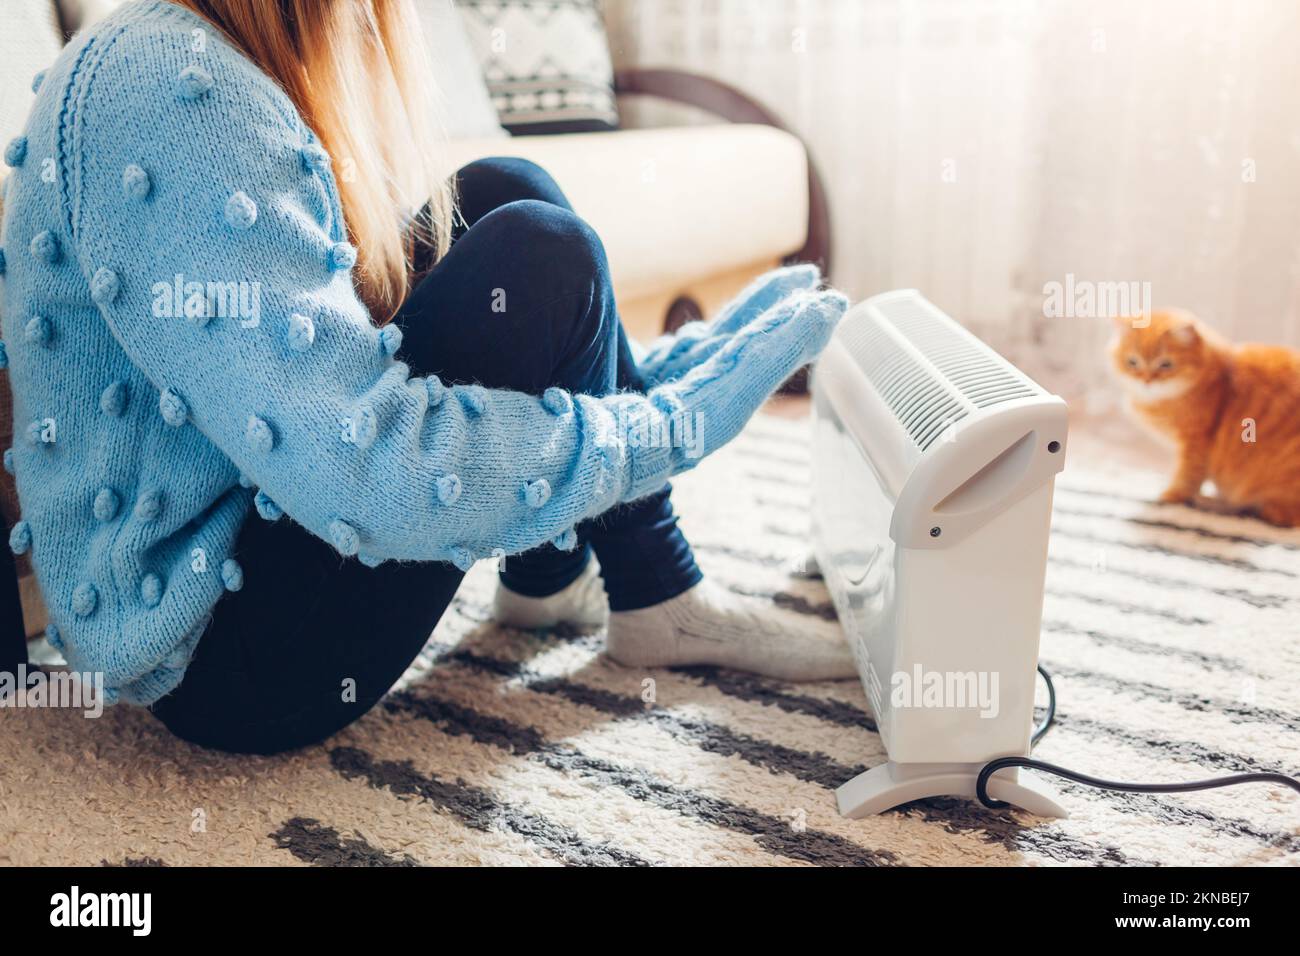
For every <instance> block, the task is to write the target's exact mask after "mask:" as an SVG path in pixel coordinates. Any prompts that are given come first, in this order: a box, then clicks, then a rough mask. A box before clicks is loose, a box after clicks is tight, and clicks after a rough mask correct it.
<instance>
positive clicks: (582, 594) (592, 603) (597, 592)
mask: <svg viewBox="0 0 1300 956" xmlns="http://www.w3.org/2000/svg"><path fill="white" fill-rule="evenodd" d="M493 603H494V607H493V616H494V617H495V618H496V619H497V621H499V622H500V623H502V624H505V625H506V626H508V627H517V628H520V629H523V630H533V629H535V628H545V627H555V626H556V625H557V624H572V625H573V626H575V627H581V628H598V627H603V626H604V624H605V622H606V621H607V620H608V619H609V602H608V601H607V600H606V599H605V589H604V587H602V585H601V582H600V570H599V568H598V567H597V566H596V562H595V560H590V561H588V562H587V566H586V567H585V568H583V569H582V573H581V574H580V575H578V576H577V577H576V578H575V579H574V580H573V582H572V583H571V584H569V585H568V587H566V588H564V589H562V590H560V591H556V592H555V593H554V594H550V595H547V596H546V597H540V598H539V597H528V596H527V595H524V594H519V593H517V592H515V591H512V590H510V589H509V588H508V587H506V586H505V585H504V584H502V583H501V582H500V581H498V582H497V594H496V600H495V601H494V602H493Z"/></svg>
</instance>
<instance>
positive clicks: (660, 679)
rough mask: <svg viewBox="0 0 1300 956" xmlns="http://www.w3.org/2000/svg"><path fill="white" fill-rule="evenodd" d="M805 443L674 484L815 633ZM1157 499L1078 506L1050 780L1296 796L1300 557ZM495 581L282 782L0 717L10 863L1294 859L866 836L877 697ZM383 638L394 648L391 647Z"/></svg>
mask: <svg viewBox="0 0 1300 956" xmlns="http://www.w3.org/2000/svg"><path fill="white" fill-rule="evenodd" d="M806 431H807V427H806V423H802V422H798V421H794V422H791V421H785V420H781V419H776V418H769V417H763V418H760V419H758V420H756V421H755V423H754V424H753V425H752V426H751V427H750V429H749V430H748V431H747V432H746V433H745V435H744V436H742V437H741V438H740V439H739V440H738V441H736V442H735V443H734V444H733V445H732V446H731V447H729V448H728V449H726V450H725V451H724V452H722V453H721V454H719V455H718V456H716V458H715V459H711V460H710V461H709V462H707V463H705V465H704V466H702V467H701V468H700V469H699V470H698V471H696V472H694V473H692V474H690V475H687V476H685V477H684V478H683V479H682V480H680V481H679V482H678V483H677V488H678V491H677V495H676V497H677V500H678V502H679V508H680V511H681V513H682V515H683V524H684V526H685V528H686V530H687V532H688V534H689V536H690V538H691V540H692V541H693V542H694V543H695V545H696V548H697V550H698V552H699V555H700V559H701V563H702V564H703V566H704V567H705V570H706V572H707V573H708V574H710V575H711V576H713V577H714V578H716V579H717V580H719V581H721V582H724V583H725V584H726V585H728V586H730V587H732V588H734V589H736V590H737V591H743V592H746V593H750V594H756V595H761V596H764V597H766V598H768V599H770V600H771V601H772V602H773V604H774V605H779V606H781V607H783V608H785V609H787V610H788V611H793V612H796V613H801V614H815V615H823V616H828V615H830V614H831V613H832V611H831V608H830V605H829V602H828V598H827V595H826V592H825V590H824V588H823V586H822V585H821V584H820V582H816V581H806V580H800V579H798V578H795V577H791V576H789V575H788V574H787V568H788V566H789V565H790V562H791V561H794V560H797V559H798V557H799V556H800V555H801V554H802V553H803V549H804V547H805V541H806V538H807V531H808V515H807V505H808V492H807V484H808V477H809V470H808V460H807V458H808V449H807V435H806ZM1158 488H1159V476H1156V475H1147V474H1134V473H1109V472H1107V471H1106V470H1105V469H1104V468H1102V467H1096V466H1094V465H1092V464H1091V463H1089V462H1086V461H1072V462H1071V463H1070V465H1069V467H1068V468H1067V471H1066V473H1065V475H1064V476H1063V477H1062V479H1061V480H1060V482H1059V485H1058V494H1057V509H1056V518H1055V525H1054V528H1055V530H1054V534H1053V540H1052V548H1051V568H1050V571H1049V575H1048V584H1047V599H1046V611H1045V620H1044V634H1043V652H1042V653H1043V660H1044V662H1045V663H1046V664H1047V666H1048V667H1049V668H1050V669H1051V670H1052V671H1053V673H1054V674H1055V675H1056V680H1057V689H1058V694H1059V700H1060V717H1059V725H1058V726H1057V727H1056V728H1055V729H1054V730H1053V731H1052V733H1051V734H1050V735H1049V736H1048V737H1047V739H1046V740H1045V741H1044V742H1043V744H1042V745H1041V746H1040V747H1039V749H1038V754H1039V756H1041V757H1042V758H1044V759H1046V760H1050V761H1054V762H1059V763H1063V764H1066V765H1068V766H1071V767H1075V768H1078V769H1080V770H1083V771H1085V772H1091V773H1095V774H1099V775H1104V776H1110V777H1118V778H1128V779H1134V780H1148V781H1160V780H1177V779H1183V778H1196V777H1203V776H1209V775H1215V774H1220V773H1227V772H1231V771H1239V770H1247V769H1251V768H1262V767H1270V768H1279V769H1282V770H1285V771H1287V772H1289V773H1293V774H1294V773H1297V772H1300V635H1298V634H1297V630H1298V628H1297V624H1298V623H1300V617H1298V612H1300V535H1298V534H1296V533H1286V532H1282V531H1278V530H1274V529H1271V528H1268V527H1265V526H1263V525H1261V524H1258V523H1255V522H1251V521H1247V520H1242V519H1233V518H1224V517H1218V516H1214V515H1209V514H1201V513H1198V512H1194V511H1191V510H1188V509H1184V508H1178V507H1169V506H1155V505H1151V504H1148V503H1147V502H1148V501H1149V499H1150V497H1151V495H1152V493H1153V492H1155V491H1156V490H1158ZM492 587H493V576H492V573H491V569H490V568H488V567H486V566H480V567H478V568H476V569H475V571H474V573H473V574H472V575H471V576H470V578H469V579H468V580H467V582H466V585H465V587H464V588H463V589H462V592H461V593H460V595H459V596H458V598H457V600H456V603H455V606H454V608H453V609H452V611H451V613H449V614H448V615H447V617H446V619H445V620H444V621H443V622H442V623H441V624H440V625H439V627H438V629H437V631H436V632H435V634H434V635H433V638H432V640H431V642H430V643H429V645H428V647H427V649H426V651H425V653H424V655H423V656H422V658H421V659H420V660H419V661H417V662H416V663H415V664H414V665H413V667H412V668H411V670H410V672H409V673H408V674H407V675H406V677H405V678H404V680H403V682H402V684H401V685H400V686H399V688H398V689H397V690H395V691H394V693H393V694H392V695H391V696H390V697H389V698H388V699H387V700H386V701H385V702H384V703H383V704H381V705H380V706H379V707H378V708H376V710H375V711H374V712H372V713H371V714H370V715H368V716H367V717H366V718H365V719H363V720H362V721H360V722H359V723H358V724H356V725H355V726H354V727H352V728H350V729H349V730H347V731H345V732H344V733H343V734H341V735H339V736H338V737H337V738H335V739H334V740H331V741H329V742H328V743H326V744H324V745H322V746H318V747H314V748H311V749H308V750H306V751H303V752H300V753H296V754H292V755H289V756H284V757H278V758H235V757H228V756H223V755H219V754H212V753H205V752H202V751H200V750H197V749H195V748H192V747H190V746H188V745H185V744H182V743H179V742H177V741H176V740H174V739H171V738H169V737H168V735H167V734H166V733H165V732H164V731H163V730H162V729H161V728H160V726H159V725H157V724H156V723H154V722H153V720H152V719H151V718H150V717H149V716H148V715H146V714H143V713H141V712H139V711H135V710H130V709H115V710H112V711H110V712H109V713H108V714H106V715H105V716H104V717H103V718H102V719H100V720H97V721H96V720H84V719H81V718H80V717H78V716H77V715H75V714H72V713H69V712H59V711H3V712H0V728H3V734H2V735H0V767H2V768H3V772H2V773H0V862H3V863H73V864H101V863H102V864H108V865H156V864H172V865H177V864H283V865H290V866H293V865H299V866H301V865H315V866H320V865H360V866H418V865H426V864H538V865H556V864H589V865H614V866H639V865H654V864H713V865H716V864H759V865H810V864H811V865H829V866H839V865H856V866H902V865H929V864H957V865H974V864H983V865H989V864H992V865H1016V864H1031V865H1040V864H1042V865H1052V864H1080V865H1089V866H1095V865H1124V864H1193V865H1202V864H1216V865H1222V864H1289V865H1295V864H1296V863H1297V862H1300V853H1298V852H1297V850H1300V800H1298V799H1297V798H1296V797H1295V796H1294V795H1291V794H1282V793H1278V792H1276V791H1273V790H1270V789H1267V788H1263V787H1244V788H1238V789H1236V790H1232V791H1220V792H1210V793H1202V794H1193V795H1188V796H1181V797H1163V796H1162V797H1157V796H1147V795H1131V794H1129V795H1126V794H1114V793H1105V792H1096V791H1092V790H1088V789H1085V788H1082V787H1076V786H1073V785H1069V784H1064V785H1062V786H1061V787H1060V790H1061V792H1062V794H1063V796H1064V799H1065V802H1066V803H1067V804H1068V805H1069V807H1070V809H1071V810H1072V813H1073V815H1072V816H1071V817H1070V818H1069V819H1067V820H1061V821H1049V820H1043V819H1038V818H1034V817H1030V816H1025V815H1021V814H1015V813H993V812H988V811H985V810H983V809H981V808H979V807H977V806H975V805H973V804H971V803H968V802H966V801H962V800H955V799H936V800H929V801H925V802H922V803H918V804H913V805H910V806H907V807H904V808H901V809H898V810H896V811H893V812H890V813H886V814H883V815H881V816H878V817H875V818H873V819H869V820H861V821H849V820H844V819H841V818H840V817H839V816H838V815H837V814H836V811H835V802H834V798H833V790H834V788H835V787H836V786H837V785H838V784H840V783H842V782H843V781H845V780H847V779H849V778H850V777H852V776H853V775H854V774H856V773H858V772H859V771H861V770H862V769H864V768H866V767H870V766H873V765H875V764H877V763H879V762H881V761H882V760H883V759H884V754H883V752H882V750H881V747H880V742H879V739H878V737H877V736H876V734H875V733H874V732H873V729H872V728H873V725H872V721H871V717H870V715H869V714H868V713H867V711H866V707H865V701H864V698H863V695H862V693H861V691H860V689H859V688H858V686H857V685H856V684H855V683H852V682H840V683H826V684H815V685H800V686H794V685H785V684H781V683H778V682H774V681H770V680H763V679H759V678H754V677H750V676H746V675H743V674H737V673H729V672H722V671H711V670H705V669H700V670H689V671H679V672H670V671H658V672H647V673H641V672H634V671H631V670H625V669H622V668H619V667H617V666H616V665H613V664H611V663H609V662H607V661H606V660H605V659H604V658H603V657H602V656H601V653H600V652H601V647H602V643H603V639H602V636H601V635H599V634H579V633H522V632H518V631H511V630H506V629H503V628H499V627H496V626H494V625H493V623H492V622H491V620H490V618H489V613H488V608H489V601H490V597H491V588H492ZM360 639H364V640H382V635H364V636H361V638H360Z"/></svg>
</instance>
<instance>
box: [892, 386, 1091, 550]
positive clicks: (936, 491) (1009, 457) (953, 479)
mask: <svg viewBox="0 0 1300 956" xmlns="http://www.w3.org/2000/svg"><path fill="white" fill-rule="evenodd" d="M1068 429H1069V416H1068V412H1067V409H1066V405H1065V402H1064V401H1063V400H1062V399H1060V398H1058V397H1057V396H1055V395H1049V396H1044V397H1034V398H1026V399H1020V400H1017V401H1015V402H1008V403H1006V404H1003V405H998V406H997V407H996V409H990V410H989V413H988V414H984V415H976V416H972V417H970V418H966V419H962V420H961V421H959V422H957V423H955V424H954V425H952V426H951V427H950V428H949V429H948V431H947V432H945V433H944V435H943V437H942V438H940V440H939V441H937V442H935V444H934V445H932V446H931V447H930V449H929V450H928V451H927V452H926V453H925V455H924V456H923V457H922V459H921V461H920V462H918V463H917V466H916V468H915V469H913V471H912V474H911V475H909V476H908V479H907V483H906V484H905V485H904V487H903V489H902V491H901V492H900V493H899V496H898V501H897V504H896V506H895V508H894V515H893V518H892V519H891V522H890V528H889V533H890V537H891V538H893V539H894V541H895V542H896V543H897V544H898V545H899V547H903V548H919V549H925V550H937V549H941V548H949V547H952V546H953V545H955V544H958V543H960V542H961V541H962V540H964V539H965V538H966V537H967V536H969V535H970V534H972V533H974V532H975V531H977V530H979V529H980V528H982V527H984V526H985V525H986V524H988V522H990V521H992V520H993V519H994V518H996V517H997V516H998V515H999V514H1001V513H1002V512H1004V511H1006V510H1007V509H1008V508H1010V507H1011V506H1012V505H1014V504H1015V503H1016V502H1018V501H1020V500H1021V499H1022V498H1024V497H1025V496H1026V495H1028V494H1029V493H1030V492H1032V491H1034V490H1035V489H1036V488H1039V487H1041V486H1042V485H1043V483H1044V482H1048V481H1051V480H1052V479H1053V478H1055V476H1056V475H1057V474H1058V473H1059V472H1060V471H1061V469H1062V468H1064V467H1065V446H1066V435H1067V432H1068Z"/></svg>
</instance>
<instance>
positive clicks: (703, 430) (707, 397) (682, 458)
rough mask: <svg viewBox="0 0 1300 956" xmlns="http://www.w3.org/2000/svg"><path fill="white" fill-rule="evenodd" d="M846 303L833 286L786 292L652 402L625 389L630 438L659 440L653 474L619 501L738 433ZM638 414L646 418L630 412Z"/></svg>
mask: <svg viewBox="0 0 1300 956" xmlns="http://www.w3.org/2000/svg"><path fill="white" fill-rule="evenodd" d="M848 306H849V301H848V299H846V298H845V297H844V296H843V295H842V294H841V293H839V292H835V291H833V290H828V291H819V292H812V291H804V292H796V293H794V294H793V295H787V296H785V297H784V298H782V299H781V301H779V302H778V303H777V304H776V305H774V306H772V307H771V308H769V309H768V310H767V311H766V312H764V313H763V314H762V315H760V316H759V317H758V318H756V319H753V320H752V321H751V322H749V323H748V324H747V325H745V326H743V327H742V328H740V329H739V331H737V332H735V334H733V335H731V336H730V337H729V338H728V340H727V341H726V342H725V343H724V344H723V345H722V346H721V347H720V348H718V349H717V350H715V351H714V352H713V354H712V355H711V356H710V357H709V358H707V359H706V360H704V361H702V362H700V363H699V364H698V365H696V366H695V367H694V368H692V369H691V370H690V371H689V372H687V373H686V374H685V375H683V376H682V377H681V378H679V379H677V380H676V381H674V382H671V383H669V384H667V385H660V386H659V387H658V388H654V389H651V391H650V392H649V394H648V398H649V403H648V406H649V408H647V407H646V406H645V405H641V404H640V403H641V402H643V401H644V400H643V399H640V397H639V396H635V397H634V396H631V395H628V396H625V397H624V398H623V401H625V402H628V403H629V405H628V407H627V408H626V410H625V411H626V413H627V414H625V415H622V416H620V417H622V419H623V421H622V423H621V424H622V425H623V427H624V429H625V437H626V439H627V440H628V442H629V444H630V445H631V446H633V447H641V448H648V447H652V446H658V447H659V448H660V449H661V451H660V452H659V456H662V457H660V462H661V465H660V466H659V468H656V469H654V471H655V472H658V473H652V471H651V469H648V468H647V469H638V470H637V477H636V479H635V480H634V481H633V484H632V486H631V488H630V490H629V492H628V493H627V494H626V495H625V496H624V500H631V499H634V498H639V497H642V496H644V495H647V494H650V493H651V492H653V491H655V490H657V489H658V488H659V487H661V486H662V484H663V482H664V481H665V480H666V479H667V478H668V477H670V476H671V475H673V474H678V473H680V472H683V471H687V470H689V469H691V468H694V467H695V465H696V464H697V463H698V462H699V460H700V459H701V458H703V457H705V456H706V455H710V454H712V453H713V452H715V451H717V449H719V448H720V447H722V446H723V445H725V444H726V443H727V442H729V441H730V440H731V439H732V438H734V437H736V435H737V434H739V432H740V430H741V429H742V428H744V427H745V423H746V422H748V421H749V419H750V417H751V416H752V415H753V414H754V412H755V411H757V410H758V408H759V407H760V406H761V405H762V404H763V402H765V401H766V400H767V399H768V397H769V396H770V395H771V394H772V393H773V392H774V391H776V389H777V388H778V387H779V386H780V385H781V383H782V382H784V381H785V380H786V379H787V378H789V377H790V375H791V374H792V373H793V372H794V371H795V370H796V369H798V368H800V367H802V366H804V365H806V364H808V363H809V362H811V361H812V360H813V359H815V358H816V357H817V356H818V355H819V354H820V353H821V351H822V349H823V348H825V347H826V343H827V342H828V341H829V340H830V337H831V333H832V332H834V331H835V326H836V324H838V322H839V321H840V319H841V318H842V317H843V315H844V312H845V310H846V309H847V308H848ZM606 401H607V402H608V401H610V399H606ZM614 401H615V402H617V401H618V399H617V398H615V399H614ZM634 402H635V404H636V405H639V408H634V404H633V403H634ZM641 413H648V417H649V420H647V421H642V422H638V421H636V420H634V419H633V418H632V416H635V415H637V414H641ZM664 449H667V451H665V450H664ZM659 456H656V455H654V454H651V455H649V456H648V460H653V459H654V458H656V457H659ZM659 469H663V470H666V471H667V472H668V474H662V472H661V471H659Z"/></svg>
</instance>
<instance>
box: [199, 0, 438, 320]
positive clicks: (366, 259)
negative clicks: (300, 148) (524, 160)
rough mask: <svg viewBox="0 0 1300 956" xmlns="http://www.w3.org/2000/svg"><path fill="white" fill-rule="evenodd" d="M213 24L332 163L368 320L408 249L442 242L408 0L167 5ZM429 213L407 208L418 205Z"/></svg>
mask: <svg viewBox="0 0 1300 956" xmlns="http://www.w3.org/2000/svg"><path fill="white" fill-rule="evenodd" d="M174 2H176V3H178V4H180V5H181V6H183V7H186V8H188V9H189V10H192V11H193V12H195V13H197V14H198V15H199V16H201V17H203V18H204V19H206V20H208V21H209V22H211V23H212V25H213V26H215V27H216V28H217V29H219V30H221V32H222V33H224V34H225V35H226V36H227V37H228V38H229V39H230V41H231V42H232V43H234V44H235V45H236V46H237V47H238V48H239V49H240V50H242V51H243V52H244V54H245V55H246V56H248V57H249V58H250V59H251V60H252V61H253V62H254V63H256V64H257V65H258V66H260V67H261V68H262V70H263V71H264V72H266V73H267V74H269V75H270V77H271V78H272V79H274V80H275V81H276V82H277V83H278V84H279V85H280V86H281V87H282V88H283V89H284V91H285V93H286V94H287V95H288V97H289V99H290V100H292V101H293V103H294V105H295V106H296V107H297V108H298V112H299V113H301V114H302V117H303V119H304V120H305V121H306V122H307V125H308V126H310V127H311V128H312V130H313V131H314V132H315V133H316V135H317V136H319V137H320V140H321V143H322V144H323V145H324V147H325V149H326V151H327V152H328V153H329V154H330V156H331V157H332V158H333V159H334V162H335V179H336V180H337V182H338V188H339V194H340V199H341V201H342V205H343V218H344V219H345V220H346V222H347V228H348V235H349V238H350V240H351V242H352V244H353V245H354V246H356V247H357V268H356V270H355V271H354V273H353V281H354V283H355V284H356V287H357V294H358V296H359V297H360V298H361V300H362V302H364V303H365V304H366V307H367V308H368V309H369V310H370V314H371V317H372V319H373V320H374V322H375V323H376V324H378V325H383V324H384V323H385V322H387V321H388V320H389V319H391V318H392V317H393V314H394V313H395V312H396V311H397V309H398V308H399V307H400V306H401V304H402V302H403V301H404V300H405V298H406V295H407V293H408V292H409V291H410V288H411V285H412V283H413V281H414V279H415V278H416V277H415V276H414V275H413V263H414V261H415V244H416V243H423V244H427V245H428V247H429V248H431V249H432V250H433V253H434V256H433V260H434V261H436V260H437V259H439V258H441V257H442V255H443V254H444V253H445V252H446V251H447V247H448V245H449V244H450V241H451V239H450V234H451V223H452V216H453V214H454V204H455V197H454V195H453V191H452V185H451V181H450V179H449V178H448V176H447V175H446V173H447V170H444V169H442V168H441V167H440V164H439V162H438V161H439V158H440V155H441V151H440V149H439V145H440V143H439V140H440V136H439V135H438V131H437V130H436V124H435V120H434V114H433V110H432V108H431V106H432V103H431V99H432V97H433V96H434V95H435V91H434V89H433V74H432V71H431V69H430V66H429V62H428V56H427V54H426V53H425V47H424V43H423V42H422V34H421V29H420V23H419V20H418V18H417V16H416V14H415V10H414V7H413V6H412V4H411V2H410V0H174ZM426 201H427V202H428V203H429V205H430V212H431V213H432V214H431V215H429V216H419V217H416V219H415V220H414V221H412V220H411V215H412V213H414V212H415V211H417V210H418V209H419V208H420V207H421V206H422V205H423V204H424V203H425V202H426Z"/></svg>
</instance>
